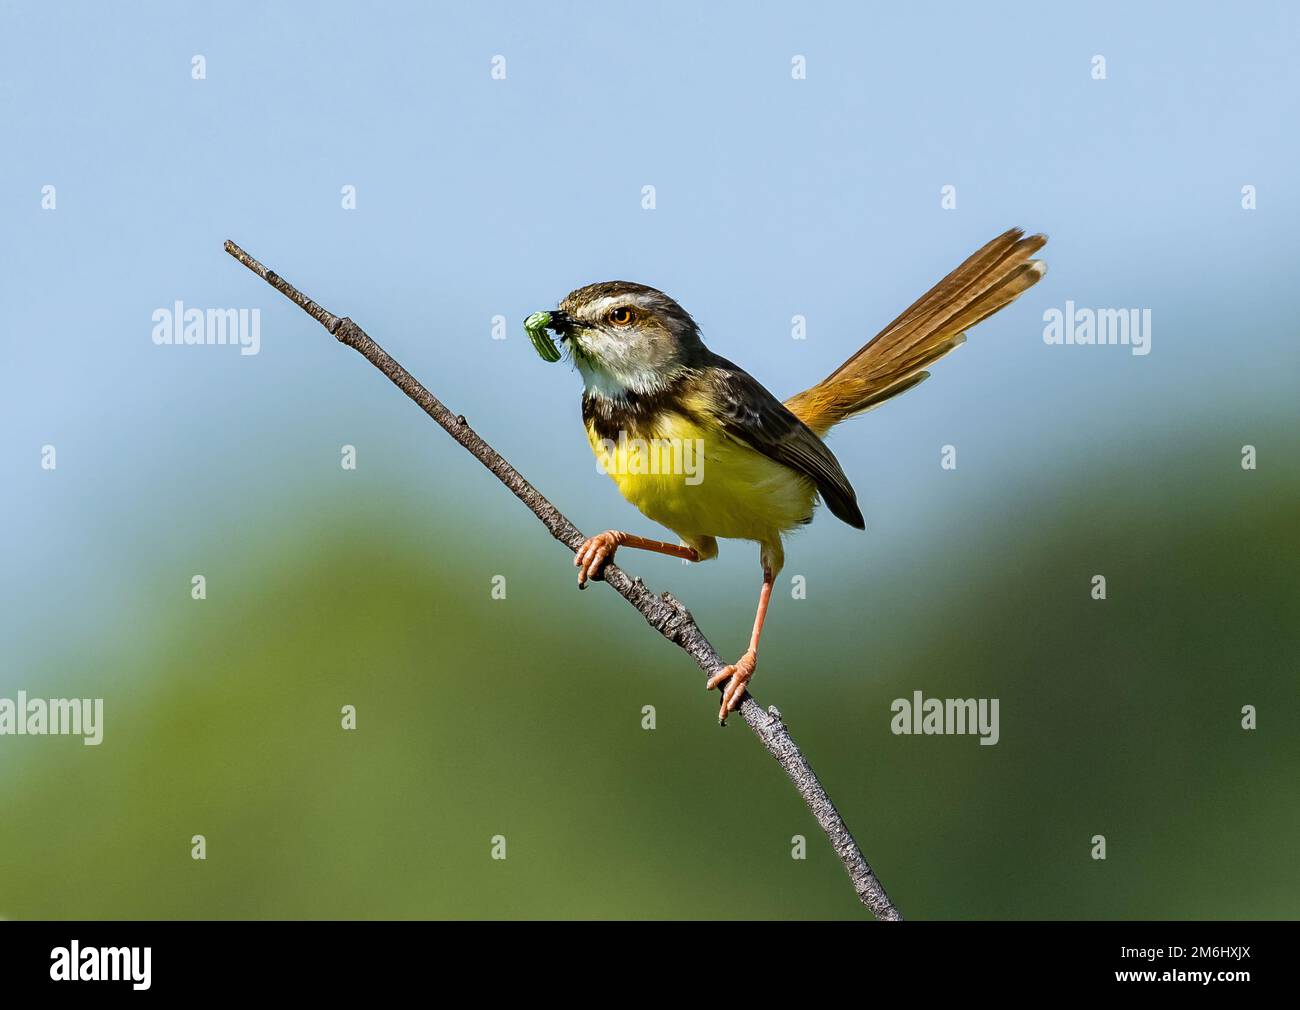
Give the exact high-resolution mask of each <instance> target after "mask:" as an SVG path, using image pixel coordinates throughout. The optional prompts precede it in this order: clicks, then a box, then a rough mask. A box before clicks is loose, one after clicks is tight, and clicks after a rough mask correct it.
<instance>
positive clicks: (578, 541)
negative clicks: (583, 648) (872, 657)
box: [226, 241, 902, 920]
mask: <svg viewBox="0 0 1300 1010" xmlns="http://www.w3.org/2000/svg"><path fill="white" fill-rule="evenodd" d="M226 252H228V253H229V254H230V255H231V256H233V257H234V258H235V259H237V260H239V262H240V263H242V264H243V265H244V266H246V267H248V269H249V270H251V271H253V273H255V274H257V276H259V277H261V278H262V279H263V280H264V281H266V282H267V283H268V284H270V285H271V286H272V287H273V288H275V289H276V290H277V291H279V292H280V294H282V295H284V296H285V297H286V298H288V299H289V300H290V301H292V302H293V303H294V304H295V305H297V306H298V307H299V308H301V309H302V310H303V311H304V312H306V313H307V314H308V315H309V316H311V317H312V318H313V319H315V320H316V321H317V322H318V323H320V324H321V325H322V326H324V327H325V329H327V330H329V332H330V333H332V334H333V335H334V336H335V337H336V338H337V339H338V340H339V341H340V342H341V343H344V344H347V345H348V346H349V347H351V348H353V349H354V350H356V351H358V352H360V354H361V355H362V356H363V357H364V358H365V359H366V360H367V361H369V362H370V363H371V364H372V365H374V366H375V367H376V368H378V369H379V370H380V371H381V372H383V373H384V374H385V375H386V376H388V378H389V379H391V380H392V382H393V384H394V385H395V386H397V388H398V389H400V390H401V391H402V392H403V393H405V394H406V395H407V396H409V397H410V398H411V399H412V400H414V401H415V402H416V403H417V404H419V406H420V409H421V410H423V411H424V412H425V413H426V414H428V415H429V416H430V417H431V418H433V419H434V420H435V421H437V422H438V424H439V425H441V426H442V427H443V428H444V429H445V430H446V431H447V433H448V434H449V435H451V437H452V438H454V439H455V440H456V441H457V442H459V443H460V444H461V445H462V446H464V447H465V448H466V449H467V450H468V451H469V452H470V453H471V454H472V455H473V456H474V458H475V459H477V460H478V461H479V462H480V463H482V464H483V465H484V466H485V467H487V468H488V469H489V470H491V471H492V473H493V474H495V475H496V477H497V479H498V480H500V481H501V483H502V484H504V485H505V486H506V487H507V488H509V489H510V491H511V492H512V493H513V494H514V495H515V497H516V498H518V499H519V500H520V501H522V502H523V503H524V504H525V505H527V506H528V508H529V510H530V511H531V512H532V513H533V514H534V515H535V516H537V518H538V519H540V520H541V522H542V525H543V526H545V527H546V529H547V530H548V531H549V532H550V534H551V536H553V537H554V538H555V539H556V540H558V541H560V543H562V544H564V545H565V546H566V547H568V548H569V550H571V551H576V550H577V549H578V548H579V547H580V546H581V545H582V543H583V541H584V540H585V539H586V538H585V537H584V536H583V535H582V533H581V531H580V530H579V529H578V528H577V527H576V526H574V525H573V523H571V522H569V520H568V519H566V518H565V517H564V516H563V515H562V514H561V513H560V511H559V510H558V509H557V508H556V507H555V506H554V505H552V504H551V503H550V502H549V501H547V499H546V498H545V497H543V495H542V494H541V493H540V492H539V491H538V490H537V489H536V488H535V487H533V486H532V485H531V484H530V483H528V481H527V480H525V479H524V478H523V476H522V475H521V474H520V473H519V471H518V470H516V469H515V468H514V467H512V466H511V465H510V464H509V463H507V462H506V461H505V459H503V458H502V457H501V455H500V454H499V453H498V452H497V451H496V450H495V449H493V448H492V446H490V445H488V443H487V442H485V441H484V440H483V439H482V438H480V437H479V435H478V434H477V433H476V432H475V431H474V430H473V429H472V428H471V427H470V426H469V425H468V424H466V423H465V418H464V417H461V416H458V415H456V414H453V413H452V412H451V411H450V410H448V409H447V408H446V407H445V406H443V404H442V402H441V401H440V400H439V399H438V398H437V397H436V396H434V395H433V394H432V393H430V392H429V391H428V390H427V389H425V388H424V386H422V385H421V384H420V383H419V381H417V380H416V378H415V377H414V376H413V375H411V373H410V372H408V371H407V370H406V369H405V368H403V367H402V366H401V365H399V364H398V363H397V362H396V361H395V360H393V358H392V357H390V356H389V354H388V352H387V351H385V350H384V349H383V348H382V347H380V346H379V345H378V344H377V343H375V342H374V340H372V339H371V338H370V337H369V336H368V335H367V334H366V332H365V331H364V330H363V329H361V327H360V326H358V325H357V324H356V323H354V322H353V321H352V320H351V319H348V318H346V317H339V316H336V315H334V314H333V313H332V312H329V311H327V310H326V309H324V308H322V307H321V306H320V305H318V304H316V302H314V301H312V300H311V299H310V298H308V297H307V296H306V295H304V294H303V293H302V292H301V291H299V290H298V289H297V288H295V287H294V286H293V285H292V284H290V283H289V282H288V281H286V280H285V279H284V278H283V277H281V276H280V275H279V274H277V273H275V272H274V271H271V270H268V269H267V268H266V267H264V266H263V265H262V264H261V263H259V262H258V261H257V260H255V259H253V257H252V256H250V255H248V253H246V252H244V250H243V249H241V248H239V246H237V245H235V243H234V242H230V241H227V242H226ZM604 581H605V582H607V583H609V585H610V587H611V588H612V589H613V590H614V591H615V592H616V593H618V594H619V595H620V596H622V597H623V599H625V600H627V601H628V603H630V604H632V606H634V607H636V609H637V610H639V611H640V612H641V615H642V616H643V617H644V618H645V619H646V622H647V623H648V624H649V625H650V627H652V628H654V629H655V630H656V631H658V632H659V633H660V634H661V635H663V636H664V638H666V639H668V640H669V641H670V642H672V643H674V644H675V645H677V646H679V647H680V648H681V649H683V650H684V651H685V652H686V653H687V654H688V655H689V656H690V657H691V658H692V659H693V660H695V662H696V664H697V665H698V666H699V667H700V669H701V670H703V671H704V673H705V675H706V676H712V675H713V674H715V673H717V672H718V671H719V670H720V669H722V667H723V666H725V665H726V664H725V663H724V662H723V661H722V659H721V657H720V656H719V655H718V653H717V652H716V651H715V650H714V648H713V646H712V645H710V644H709V641H708V639H707V638H705V637H704V633H703V632H702V631H700V629H699V626H698V625H697V624H696V623H695V620H694V618H692V617H691V615H690V612H689V611H688V610H687V609H686V608H685V607H684V606H682V605H681V604H680V603H679V602H678V601H677V600H676V599H674V598H673V596H672V594H670V593H663V594H661V595H659V596H656V595H655V594H654V593H652V592H650V590H648V589H646V587H645V585H644V584H643V583H642V582H641V580H640V579H639V578H632V577H630V576H629V575H628V574H627V573H626V572H624V571H623V570H622V569H621V568H619V567H618V566H617V565H614V564H609V565H606V566H605V570H604ZM739 712H740V714H741V716H742V717H743V718H744V720H745V722H746V723H747V724H748V725H749V728H750V729H751V730H753V731H754V735H755V736H757V737H758V739H759V740H760V741H761V742H762V744H763V746H764V747H766V748H767V750H768V753H770V754H771V755H772V756H773V757H774V758H776V760H777V763H778V764H780V766H781V767H782V768H784V769H785V773H786V774H787V775H788V776H790V781H791V782H793V783H794V786H795V788H796V789H797V790H798V791H799V795H800V796H802V797H803V801H804V802H805V803H806V804H807V805H808V809H809V810H811V811H812V814H813V816H814V817H815V818H816V819H817V823H818V824H820V825H821V828H822V830H823V831H825V832H826V837H827V838H828V839H830V843H831V845H832V847H834V849H835V853H836V855H838V856H839V857H840V862H842V863H843V864H844V868H845V870H847V871H848V874H849V878H850V880H852V881H853V889H854V890H855V891H856V892H857V895H858V898H859V899H861V901H862V903H863V904H864V905H866V906H867V908H869V909H870V910H871V912H872V914H873V915H875V917H876V918H877V919H888V920H897V919H901V918H902V916H901V915H900V914H899V912H898V909H897V908H895V907H894V905H893V903H892V902H891V901H890V900H889V896H888V895H887V894H886V893H885V889H884V887H883V886H882V885H881V883H880V880H879V879H878V878H877V877H876V875H875V874H874V873H873V872H872V870H871V867H870V866H869V865H868V864H867V860H866V858H865V857H864V856H863V855H862V850H861V849H859V848H858V843H857V842H855V841H854V840H853V835H852V834H850V832H849V829H848V827H847V826H846V825H845V823H844V819H843V818H842V817H840V815H839V812H838V811H837V810H836V809H835V804H833V803H832V802H831V799H830V797H829V796H827V795H826V790H825V789H823V788H822V784H821V782H820V781H819V780H818V778H817V776H816V775H815V774H814V773H813V770H812V766H811V765H809V764H808V759H807V758H805V757H804V756H803V752H802V751H800V750H799V747H798V746H797V745H796V744H795V742H794V740H793V738H792V737H791V736H790V731H789V730H788V729H787V728H786V726H785V723H783V722H782V721H781V715H780V713H779V712H778V711H777V710H776V709H775V708H769V709H768V710H766V711H764V710H763V709H762V708H761V707H760V706H759V704H758V702H756V701H755V700H754V698H753V696H752V695H749V694H746V696H745V700H744V701H743V702H742V703H741V706H740V708H739Z"/></svg>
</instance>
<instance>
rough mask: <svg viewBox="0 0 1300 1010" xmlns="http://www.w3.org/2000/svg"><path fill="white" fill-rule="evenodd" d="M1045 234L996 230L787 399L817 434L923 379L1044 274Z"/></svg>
mask: <svg viewBox="0 0 1300 1010" xmlns="http://www.w3.org/2000/svg"><path fill="white" fill-rule="evenodd" d="M1046 242H1047V236H1046V235H1030V236H1029V237H1028V238H1025V237H1024V232H1023V231H1021V229H1019V228H1012V229H1011V230H1010V231H1008V232H1006V233H1004V234H1002V235H999V236H998V237H997V238H995V239H994V240H993V241H992V242H990V243H988V245H986V246H984V247H983V248H982V249H980V250H979V251H978V252H977V253H975V254H974V255H973V256H971V257H970V259H968V260H966V262H965V263H963V264H962V265H961V266H959V267H958V268H957V269H956V270H954V271H953V272H952V273H950V274H949V275H948V276H947V277H945V278H944V279H943V280H941V281H940V282H939V283H938V284H936V285H935V286H934V287H932V288H931V289H930V290H929V291H927V292H926V293H925V294H924V295H922V296H921V297H920V298H919V299H917V300H916V302H914V303H913V304H912V305H911V306H910V307H909V308H908V309H907V311H905V312H904V313H903V314H902V315H901V316H899V317H898V318H897V319H895V320H894V321H893V322H892V323H890V324H889V325H888V326H886V327H885V328H884V329H883V330H881V331H880V333H878V334H877V335H876V336H875V337H874V338H873V339H872V341H871V342H870V343H869V344H867V345H866V346H865V347H863V348H862V350H860V351H858V352H857V353H856V354H855V355H853V357H851V358H849V360H848V361H846V362H844V364H842V365H840V367H839V368H837V369H835V371H833V372H832V373H831V374H830V375H828V376H827V377H826V378H824V379H822V381H821V382H819V383H817V385H815V386H813V387H812V388H811V389H805V390H804V391H803V392H802V393H796V394H795V395H794V396H792V397H790V399H788V400H786V401H785V405H786V406H787V407H789V408H790V410H791V412H793V413H794V415H795V416H796V417H798V418H799V419H800V420H801V421H803V423H804V424H806V425H808V427H809V428H811V429H812V430H813V431H815V432H816V433H817V434H818V435H825V434H826V432H828V431H830V429H831V428H832V427H833V426H834V425H836V424H839V423H840V422H841V421H843V420H844V419H845V418H847V417H852V416H853V415H854V414H860V413H862V411H864V410H870V409H871V408H872V407H874V406H876V405H877V404H880V403H883V402H884V401H885V400H888V399H889V398H890V397H893V396H897V395H898V394H899V393H901V392H903V391H904V390H908V389H911V388H912V387H913V386H915V385H916V384H917V383H918V382H921V381H922V380H924V379H926V378H927V377H928V376H929V374H930V373H929V372H927V371H924V369H925V368H926V367H927V366H929V365H932V364H934V362H936V361H938V360H939V359H940V358H942V357H943V356H944V355H945V354H947V353H948V352H949V351H951V350H952V349H953V348H954V347H957V346H958V345H960V344H962V343H964V342H965V340H966V333H965V331H966V330H968V329H970V328H971V327H972V326H974V325H975V324H976V323H978V322H980V321H981V320H983V319H987V318H988V317H989V316H991V315H993V313H995V312H996V311H997V310H998V309H1000V308H1002V307H1004V306H1006V305H1010V304H1011V303H1012V302H1014V301H1015V300H1016V299H1017V298H1019V297H1020V295H1021V294H1022V293H1023V292H1025V291H1027V290H1028V289H1029V288H1031V287H1033V286H1034V284H1036V283H1037V282H1038V279H1039V278H1040V277H1042V276H1043V274H1045V273H1046V272H1047V265H1046V264H1045V263H1043V261H1042V260H1036V259H1031V257H1032V256H1033V255H1034V253H1036V252H1037V251H1038V250H1039V249H1041V248H1042V247H1043V244H1044V243H1046Z"/></svg>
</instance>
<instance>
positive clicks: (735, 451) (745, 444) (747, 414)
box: [530, 228, 1047, 721]
mask: <svg viewBox="0 0 1300 1010" xmlns="http://www.w3.org/2000/svg"><path fill="white" fill-rule="evenodd" d="M1046 241H1047V239H1046V237H1045V236H1043V235H1031V236H1029V237H1027V238H1026V237H1025V236H1024V233H1023V232H1022V231H1021V230H1020V229H1019V228H1013V229H1011V230H1010V231H1008V232H1006V233H1005V234H1002V235H999V236H998V237H997V238H995V239H993V241H991V242H989V243H988V244H987V245H985V246H984V247H983V248H981V249H980V250H979V251H978V252H976V253H975V254H974V255H973V256H971V257H970V258H969V259H967V260H966V262H964V263H962V264H961V266H959V267H957V269H956V270H954V271H953V272H952V273H950V274H949V275H948V276H947V277H945V278H944V279H943V280H941V281H940V282H939V283H938V284H936V285H935V286H934V287H933V288H931V289H930V290H929V291H928V292H926V293H925V294H924V295H923V296H921V298H919V299H918V300H917V301H916V302H915V303H913V304H912V305H911V306H910V307H909V308H908V309H907V310H906V311H904V312H903V314H902V315H900V316H899V317H898V318H897V319H895V320H894V321H893V322H892V323H890V324H889V325H888V326H886V327H885V328H884V329H883V330H881V331H880V333H879V334H877V335H876V337H875V338H874V339H872V340H871V342H870V343H868V344H867V345H866V346H865V347H863V348H862V349H861V350H859V351H858V352H857V353H855V354H854V355H853V356H852V357H850V358H849V359H848V360H847V361H846V362H844V364H842V365H840V367H839V368H837V369H835V371H833V372H832V373H831V374H830V375H828V376H827V377H826V378H825V379H823V380H822V381H821V382H819V383H817V385H815V386H813V387H811V388H810V389H805V390H804V391H803V392H802V393H796V394H795V395H794V396H792V397H790V399H788V400H786V401H785V402H784V403H782V402H781V401H780V400H778V399H777V398H776V397H775V396H773V395H772V394H771V393H769V392H768V391H767V390H766V389H765V388H763V386H762V385H760V384H759V382H758V381H757V380H756V379H754V378H753V377H752V376H751V375H750V374H749V373H748V372H746V371H745V370H744V369H742V368H740V367H739V366H737V365H734V364H732V363H731V362H730V361H728V360H727V359H726V358H723V357H720V356H719V355H717V354H714V353H713V352H712V351H710V350H709V349H708V348H707V347H705V346H704V343H703V341H702V340H701V339H700V332H699V328H698V327H697V326H696V325H695V321H694V320H693V319H692V318H691V317H690V315H689V314H687V312H686V310H685V309H683V308H682V307H681V306H680V305H678V304H677V303H676V302H675V301H673V300H672V299H671V298H669V297H668V296H667V295H666V294H664V293H663V292H662V291H657V290H655V289H654V288H651V287H646V286H645V285H643V284H633V283H631V282H629V281H605V282H603V283H600V284H591V285H588V286H587V287H583V288H579V289H578V290H576V291H574V292H572V293H571V294H569V295H568V297H566V298H565V299H564V300H563V301H562V302H561V303H560V305H559V308H558V309H557V310H556V311H554V312H551V313H538V314H537V317H530V320H532V319H533V318H536V319H538V320H540V323H541V325H544V326H545V327H546V328H548V329H551V330H553V331H554V332H555V333H556V335H557V336H558V337H559V338H560V339H561V341H562V343H563V344H564V345H565V346H566V348H567V349H568V351H569V354H570V356H571V357H572V359H573V362H574V364H575V365H576V366H577V369H578V371H579V372H580V373H581V374H582V379H583V382H584V384H585V387H586V388H585V390H584V393H583V397H582V417H583V420H584V421H585V422H586V427H587V436H588V439H589V440H590V442H591V447H592V451H593V452H594V453H595V454H596V457H597V460H598V461H599V462H600V463H601V467H602V469H603V470H604V471H605V472H606V473H608V474H609V475H610V476H611V477H612V478H613V480H614V482H615V483H616V484H617V485H618V489H619V491H621V492H622V494H623V497H625V498H626V499H627V500H628V501H630V502H631V503H632V504H633V505H635V506H636V507H637V508H639V509H640V510H641V511H642V512H643V513H645V515H646V516H648V517H649V518H650V519H653V520H654V521H655V522H657V523H659V524H661V525H663V526H666V527H667V528H668V529H670V530H672V531H673V532H674V533H676V534H677V535H678V536H679V537H680V538H681V544H680V546H678V545H674V544H668V543H662V542H660V541H658V540H647V539H645V538H643V537H639V536H634V535H632V534H631V533H624V532H621V531H619V530H607V531H605V532H604V533H600V534H597V535H596V536H594V537H591V538H590V539H588V540H587V541H586V543H585V544H583V546H582V548H581V549H580V550H579V551H578V554H577V557H576V558H575V559H574V564H575V565H577V567H578V569H579V572H578V587H579V588H583V587H584V586H585V585H586V583H587V580H588V579H599V578H600V575H601V571H602V569H603V568H604V565H605V563H606V562H607V561H609V560H610V559H611V558H612V557H613V556H614V552H615V550H616V549H617V548H619V547H636V548H640V549H641V550H649V551H657V552H658V553H661V554H668V555H671V556H673V557H678V558H685V559H687V560H689V561H707V560H708V559H709V558H713V557H717V554H718V538H719V537H721V538H724V539H739V540H753V541H756V542H757V543H758V544H759V558H760V560H761V562H762V565H763V585H762V589H761V591H760V593H759V598H758V612H757V614H756V615H755V618H754V630H753V633H752V635H751V637H750V641H749V648H748V649H747V650H746V651H745V653H744V655H742V656H741V657H740V659H738V660H737V661H736V662H735V663H733V664H732V665H730V666H727V667H725V668H724V669H723V670H722V671H721V672H719V673H718V674H717V675H716V676H714V677H713V678H711V679H710V680H709V682H708V686H709V689H710V690H711V689H713V688H715V687H718V686H719V685H722V684H724V683H725V684H726V687H725V689H724V691H723V696H722V708H721V710H720V711H719V713H718V718H719V719H720V720H722V721H725V720H726V717H727V713H728V712H730V711H732V710H733V709H735V707H736V706H737V705H739V704H740V701H741V698H742V697H743V696H744V693H745V685H746V684H747V683H748V682H749V679H750V678H751V677H752V676H753V674H754V667H755V664H756V662H757V654H758V640H759V636H760V634H761V633H762V630H763V619H764V617H765V616H766V613H767V606H768V600H769V599H770V597H771V594H772V584H773V580H774V579H775V578H776V576H777V574H778V573H779V572H780V571H781V567H782V564H783V563H784V560H785V551H784V550H783V548H782V537H783V536H784V535H785V534H786V533H788V532H789V531H791V530H793V529H794V528H795V527H797V526H799V525H801V524H804V523H808V522H810V521H811V519H812V514H813V508H814V506H815V505H816V502H817V498H818V497H819V496H820V498H821V499H822V501H824V502H825V503H826V506H827V507H828V508H829V509H830V510H831V512H832V513H833V514H834V515H836V516H837V517H838V518H840V519H842V520H844V522H846V523H848V524H849V525H850V526H853V527H856V528H857V529H862V528H864V525H865V524H864V523H863V520H862V513H861V512H860V511H859V509H858V503H857V497H856V495H855V494H854V492H853V488H852V486H851V485H850V484H849V481H848V478H847V477H845V476H844V471H843V470H842V469H841V468H840V464H839V462H838V461H837V460H836V459H835V456H834V455H833V454H832V453H831V451H830V449H828V448H827V447H826V444H825V443H824V442H823V441H822V438H823V437H824V436H825V435H826V433H827V432H828V431H830V429H831V428H832V427H834V426H835V425H836V424H838V423H839V422H840V421H843V420H844V419H845V418H848V417H852V416H853V415H854V414H860V413H862V412H863V411H865V410H868V409H870V408H872V407H875V406H877V405H878V404H880V403H883V402H884V401H885V400H888V399H890V398H891V397H893V396H896V395H898V394H899V393H901V392H903V391H904V390H907V389H911V388H912V387H913V386H915V385H916V384H917V383H919V382H921V381H922V380H923V379H925V378H926V377H927V376H928V375H929V373H928V372H927V371H925V369H926V367H927V366H929V365H931V364H933V363H934V362H935V361H938V360H939V359H940V358H941V357H943V356H944V355H945V354H947V353H948V352H949V351H951V350H952V349H953V348H955V347H957V346H958V345H959V344H961V343H962V342H964V341H965V339H966V335H965V331H966V330H967V329H969V328H970V327H972V326H974V325H975V324H976V323H978V322H980V321H981V320H983V319H985V318H987V317H988V316H990V315H992V314H993V313H994V312H997V311H998V309H1000V308H1002V307H1003V306H1005V305H1009V304H1010V303H1011V302H1013V301H1015V299H1016V298H1017V297H1019V295H1020V294H1021V293H1022V292H1024V291H1025V290H1027V289H1028V288H1030V287H1031V286H1033V285H1034V284H1035V283H1036V282H1037V281H1038V279H1039V278H1040V277H1042V276H1043V274H1044V273H1045V272H1046V267H1045V265H1044V264H1043V262H1042V261H1041V260H1036V259H1034V258H1033V255H1034V253H1036V252H1037V251H1038V250H1039V249H1041V248H1042V246H1043V244H1044V243H1045V242H1046ZM534 325H537V324H534ZM542 338H543V339H547V338H545V335H544V334H542ZM539 349H540V347H539ZM552 349H553V345H552ZM554 356H555V357H558V352H556V354H555V355H554ZM701 453H702V455H701ZM692 464H693V465H692Z"/></svg>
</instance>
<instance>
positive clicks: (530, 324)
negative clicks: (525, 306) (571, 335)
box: [524, 312, 560, 361]
mask: <svg viewBox="0 0 1300 1010" xmlns="http://www.w3.org/2000/svg"><path fill="white" fill-rule="evenodd" d="M550 322H551V314H550V313H549V312H534V313H533V314H532V315H531V316H529V317H528V318H527V319H525V320H524V332H525V333H527V334H528V339H529V340H531V341H532V342H533V350H535V351H536V352H537V354H538V356H539V357H540V358H541V359H542V360H543V361H559V360H560V351H559V348H557V347H556V346H555V341H553V340H552V339H551V335H550V334H549V333H547V332H546V327H547V326H549V325H550Z"/></svg>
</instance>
